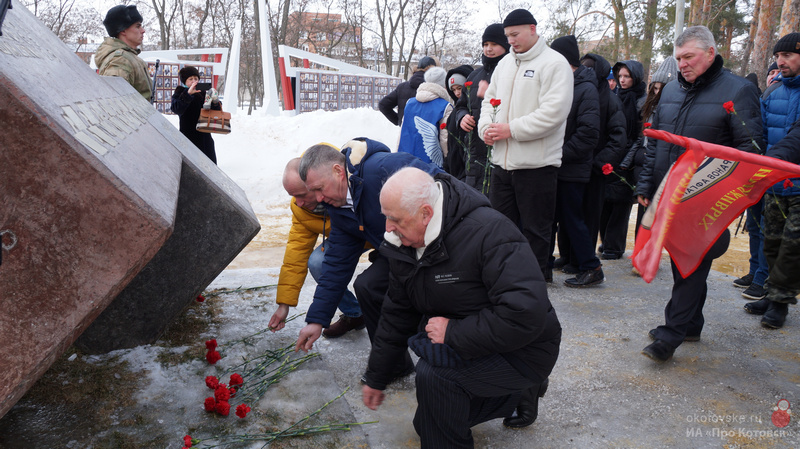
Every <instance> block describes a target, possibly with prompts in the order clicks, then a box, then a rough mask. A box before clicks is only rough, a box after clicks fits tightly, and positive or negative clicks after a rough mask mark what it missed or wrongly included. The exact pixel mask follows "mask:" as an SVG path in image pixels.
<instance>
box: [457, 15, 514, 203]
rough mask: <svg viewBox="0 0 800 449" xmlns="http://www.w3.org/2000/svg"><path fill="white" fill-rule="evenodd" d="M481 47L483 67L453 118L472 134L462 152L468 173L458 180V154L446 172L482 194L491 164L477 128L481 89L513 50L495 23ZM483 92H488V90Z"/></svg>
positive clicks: (469, 83) (469, 84)
mask: <svg viewBox="0 0 800 449" xmlns="http://www.w3.org/2000/svg"><path fill="white" fill-rule="evenodd" d="M481 45H482V46H483V56H481V62H482V63H483V66H482V67H479V68H477V69H475V71H473V72H472V73H470V74H469V76H468V77H467V81H466V82H465V83H464V91H465V92H464V93H463V94H462V95H461V97H460V98H459V99H458V101H457V102H456V105H455V110H454V111H453V114H452V116H454V117H455V118H454V121H455V122H456V124H457V125H458V127H459V129H461V130H462V131H463V132H465V133H468V134H467V135H466V137H465V139H464V140H463V143H464V148H463V150H462V151H461V153H462V154H463V159H462V160H461V161H460V162H461V164H462V165H463V167H461V170H463V171H464V177H463V178H462V177H460V176H458V173H459V171H458V169H456V168H455V167H454V166H455V165H456V164H457V162H456V160H457V159H458V157H459V156H461V155H459V154H458V153H455V154H454V153H453V152H450V153H448V158H452V162H451V163H450V165H449V166H448V168H449V170H448V168H445V171H447V172H448V173H451V174H452V175H453V176H455V177H457V178H458V179H460V180H462V181H464V182H465V183H467V185H470V186H472V187H474V188H475V189H476V190H478V191H480V190H481V189H482V187H483V173H484V167H485V166H486V164H487V161H486V158H487V148H486V144H485V143H484V142H483V140H481V138H480V136H479V135H478V129H477V128H476V125H477V124H478V120H480V118H481V102H482V101H483V92H482V91H481V86H482V85H483V86H488V84H489V81H490V80H491V79H492V74H493V73H494V69H495V68H496V67H497V64H498V63H499V62H500V60H501V59H503V57H505V56H506V54H508V49H509V48H510V47H509V45H508V39H506V35H505V33H504V32H503V24H501V23H493V24H491V25H489V26H488V27H486V29H485V30H484V31H483V36H482V37H481ZM483 90H486V88H485V87H484V88H483ZM454 140H455V139H454Z"/></svg>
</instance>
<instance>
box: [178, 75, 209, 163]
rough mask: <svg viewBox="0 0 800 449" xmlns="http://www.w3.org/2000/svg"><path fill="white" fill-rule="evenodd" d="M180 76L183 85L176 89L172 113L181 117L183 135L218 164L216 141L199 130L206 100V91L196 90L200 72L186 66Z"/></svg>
mask: <svg viewBox="0 0 800 449" xmlns="http://www.w3.org/2000/svg"><path fill="white" fill-rule="evenodd" d="M178 76H180V78H181V85H180V86H178V87H176V88H175V92H174V93H173V94H172V106H171V108H172V112H174V113H176V114H178V116H179V117H180V130H181V134H183V135H184V136H186V138H187V139H189V140H191V141H192V143H193V144H194V145H195V146H196V147H197V148H199V149H200V151H202V152H203V154H205V155H206V156H208V158H209V159H211V161H212V162H213V163H215V164H216V163H217V154H216V152H215V151H214V139H212V138H211V134H209V133H201V132H200V131H198V130H197V120H198V119H199V118H200V110H201V109H203V103H204V102H205V99H206V93H205V91H202V90H197V89H196V88H197V83H198V82H199V81H200V72H198V71H197V68H196V67H191V66H186V67H184V68H182V69H181V70H180V72H179V73H178Z"/></svg>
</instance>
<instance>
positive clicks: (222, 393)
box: [214, 384, 231, 401]
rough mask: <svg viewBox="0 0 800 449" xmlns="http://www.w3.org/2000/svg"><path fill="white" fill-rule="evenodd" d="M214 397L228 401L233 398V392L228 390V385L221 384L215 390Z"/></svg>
mask: <svg viewBox="0 0 800 449" xmlns="http://www.w3.org/2000/svg"><path fill="white" fill-rule="evenodd" d="M214 397H215V398H217V401H227V400H230V398H231V392H230V391H229V390H228V386H227V385H225V384H219V386H218V387H217V389H216V390H214Z"/></svg>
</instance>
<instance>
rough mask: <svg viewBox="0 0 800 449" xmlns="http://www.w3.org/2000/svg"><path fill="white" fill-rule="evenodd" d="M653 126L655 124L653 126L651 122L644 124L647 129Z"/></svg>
mask: <svg viewBox="0 0 800 449" xmlns="http://www.w3.org/2000/svg"><path fill="white" fill-rule="evenodd" d="M651 126H653V124H652V123H650V122H644V127H645V128H650V127H651Z"/></svg>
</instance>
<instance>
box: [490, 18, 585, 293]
mask: <svg viewBox="0 0 800 449" xmlns="http://www.w3.org/2000/svg"><path fill="white" fill-rule="evenodd" d="M503 28H504V31H505V34H506V37H507V38H508V43H509V45H510V46H511V53H510V54H509V55H508V56H506V57H504V58H503V59H502V60H501V61H500V62H499V63H498V64H497V68H496V69H495V71H494V73H493V74H492V81H491V83H489V87H488V88H487V89H486V93H485V94H484V97H483V102H482V103H481V117H480V119H479V120H478V135H479V136H480V138H481V139H483V141H484V142H485V143H486V145H491V146H493V149H492V153H491V154H492V160H491V163H492V165H493V166H492V170H491V173H492V177H491V188H490V190H489V199H490V200H491V202H492V206H493V207H494V208H495V209H497V210H499V211H500V212H502V213H503V214H504V215H506V216H507V217H508V218H509V219H511V221H512V222H514V223H518V225H519V227H520V230H521V231H522V234H523V235H525V237H526V238H527V239H528V242H529V243H530V245H531V249H532V250H533V254H534V255H535V256H536V261H537V262H538V264H539V269H540V270H541V272H542V276H543V277H544V279H545V280H547V281H552V279H553V270H552V268H548V258H549V256H550V240H551V238H552V237H551V234H552V228H553V220H554V219H555V212H556V184H557V182H558V168H559V167H560V166H561V154H562V146H563V145H564V131H565V130H566V127H567V116H568V115H569V110H570V107H571V106H572V92H573V76H572V69H570V67H569V63H568V62H567V61H566V59H564V57H563V56H561V55H560V54H558V52H556V51H555V50H553V49H552V48H550V47H548V46H547V44H546V43H545V42H544V39H541V38H540V36H539V35H538V34H537V33H536V19H535V18H534V17H533V15H532V14H531V13H530V12H529V11H527V10H525V9H516V10H514V11H511V12H510V13H509V14H508V16H506V18H505V20H503ZM494 99H498V100H500V101H501V102H502V104H501V105H500V106H499V107H498V108H495V107H494V106H492V103H491V100H494ZM495 109H496V113H495Z"/></svg>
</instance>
